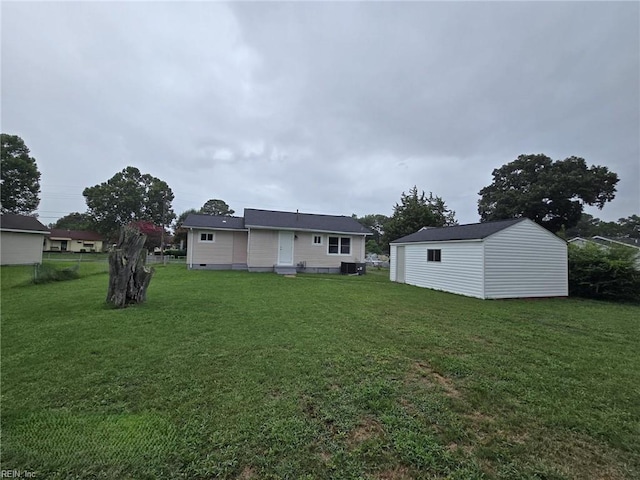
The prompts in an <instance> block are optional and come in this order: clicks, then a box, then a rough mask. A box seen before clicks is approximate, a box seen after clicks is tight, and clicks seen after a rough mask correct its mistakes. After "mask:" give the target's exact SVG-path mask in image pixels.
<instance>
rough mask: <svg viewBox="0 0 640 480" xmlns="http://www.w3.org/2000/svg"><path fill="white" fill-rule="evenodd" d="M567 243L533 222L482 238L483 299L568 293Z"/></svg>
mask: <svg viewBox="0 0 640 480" xmlns="http://www.w3.org/2000/svg"><path fill="white" fill-rule="evenodd" d="M567 272H568V268H567V244H566V242H565V241H564V240H562V239H560V238H558V237H556V236H555V235H553V234H552V233H550V232H548V231H547V230H545V229H544V228H543V227H541V226H539V225H537V224H535V223H534V222H532V221H523V222H520V223H517V224H515V225H513V226H511V227H509V228H506V229H504V230H501V231H500V232H497V233H495V234H493V235H491V236H490V237H488V238H486V239H485V279H484V284H485V292H484V293H485V298H518V297H555V296H567V295H568V294H569V291H568V283H567V282H568V280H567Z"/></svg>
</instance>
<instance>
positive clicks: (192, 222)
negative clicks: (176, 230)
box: [182, 213, 246, 230]
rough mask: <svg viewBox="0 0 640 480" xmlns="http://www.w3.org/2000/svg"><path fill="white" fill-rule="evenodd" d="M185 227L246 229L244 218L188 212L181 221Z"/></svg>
mask: <svg viewBox="0 0 640 480" xmlns="http://www.w3.org/2000/svg"><path fill="white" fill-rule="evenodd" d="M182 226H183V227H185V228H208V229H212V230H246V229H245V227H244V218H242V217H228V216H222V215H203V214H199V213H190V214H189V215H188V216H187V218H186V219H185V221H184V222H183V223H182Z"/></svg>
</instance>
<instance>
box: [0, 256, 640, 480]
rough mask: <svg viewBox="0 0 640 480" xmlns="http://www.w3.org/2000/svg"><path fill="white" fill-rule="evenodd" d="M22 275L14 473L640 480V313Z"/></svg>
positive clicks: (162, 276)
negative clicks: (109, 298) (123, 291)
mask: <svg viewBox="0 0 640 480" xmlns="http://www.w3.org/2000/svg"><path fill="white" fill-rule="evenodd" d="M106 270H107V269H106V264H104V263H95V264H84V263H83V264H82V265H81V266H80V272H81V274H82V278H80V279H78V280H72V281H67V282H57V283H50V284H44V285H25V284H24V282H25V281H26V280H28V278H29V272H30V270H29V269H24V268H20V267H3V268H2V269H1V274H2V305H1V306H2V332H1V333H2V353H1V355H2V358H1V360H2V457H1V460H2V465H1V468H2V469H15V470H20V471H31V472H36V474H37V477H36V478H54V479H55V478H60V479H62V478H100V479H102V478H104V479H108V478H109V479H110V478H130V479H145V478H148V479H155V478H166V479H174V478H185V479H211V478H240V479H250V478H256V479H258V478H291V479H298V478H308V479H316V478H318V479H322V478H326V479H339V478H365V479H366V478H370V479H409V478H453V479H479V478H487V479H492V478H501V479H502V478H503V479H529V478H532V479H533V478H536V479H585V478H586V479H589V478H593V479H613V480H615V479H632V478H640V355H638V352H639V351H640V307H638V306H633V305H617V304H610V303H602V302H593V301H585V300H573V299H545V300H507V301H482V300H476V299H471V298H465V297H460V296H455V295H450V294H446V293H441V292H434V291H430V290H425V289H420V288H416V287H411V286H407V285H399V284H393V283H390V282H389V281H388V279H387V276H386V275H387V274H386V272H384V271H383V272H376V271H374V272H370V273H369V274H367V275H366V276H364V277H342V276H333V275H328V276H325V275H315V276H314V275H299V276H297V277H296V278H285V277H280V276H276V275H273V274H249V273H246V272H207V271H191V272H190V271H187V270H186V269H185V267H184V265H180V266H178V265H169V266H164V267H163V266H160V267H158V268H157V271H156V275H155V277H154V279H153V280H152V282H151V285H150V287H149V291H148V302H147V303H146V304H144V305H142V306H137V307H133V308H129V309H125V310H111V309H108V308H106V306H105V304H104V299H105V297H106V291H107V281H108V275H107V274H106V273H105V272H106Z"/></svg>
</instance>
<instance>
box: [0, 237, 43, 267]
mask: <svg viewBox="0 0 640 480" xmlns="http://www.w3.org/2000/svg"><path fill="white" fill-rule="evenodd" d="M43 239H44V235H42V234H38V233H18V232H2V233H1V234H0V264H2V265H28V264H33V263H42V245H43Z"/></svg>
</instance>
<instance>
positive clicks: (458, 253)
mask: <svg viewBox="0 0 640 480" xmlns="http://www.w3.org/2000/svg"><path fill="white" fill-rule="evenodd" d="M390 246H391V268H390V278H391V280H392V281H394V282H399V283H408V284H411V285H417V286H419V287H426V288H432V289H435V290H444V291H447V292H452V293H457V294H460V295H467V296H470V297H477V298H526V297H564V296H567V295H568V294H569V292H568V279H567V277H568V268H567V243H566V242H565V241H564V240H563V239H561V238H560V237H558V236H556V235H554V234H553V233H551V232H549V231H548V230H546V229H545V228H543V227H541V226H540V225H538V224H536V223H535V222H533V221H531V220H529V219H528V218H518V219H514V220H503V221H498V222H486V223H473V224H469V225H456V226H452V227H444V228H429V229H422V230H420V231H419V232H416V233H413V234H411V235H408V236H406V237H403V238H399V239H398V240H395V241H393V242H391V244H390Z"/></svg>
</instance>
